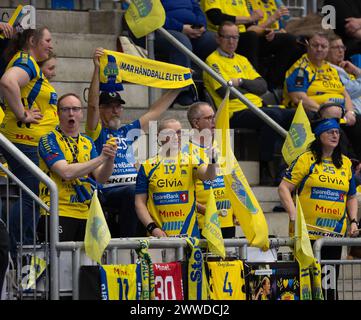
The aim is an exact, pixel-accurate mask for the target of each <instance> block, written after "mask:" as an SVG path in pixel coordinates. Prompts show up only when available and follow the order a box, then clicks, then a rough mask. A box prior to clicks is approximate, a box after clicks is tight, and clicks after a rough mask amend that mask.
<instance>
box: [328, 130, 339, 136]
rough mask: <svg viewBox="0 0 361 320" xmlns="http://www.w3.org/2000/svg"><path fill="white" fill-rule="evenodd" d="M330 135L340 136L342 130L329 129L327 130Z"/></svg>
mask: <svg viewBox="0 0 361 320" xmlns="http://www.w3.org/2000/svg"><path fill="white" fill-rule="evenodd" d="M325 132H326V133H327V134H328V135H329V136H333V135H334V134H335V135H336V136H339V135H340V130H337V129H333V130H327V131H325Z"/></svg>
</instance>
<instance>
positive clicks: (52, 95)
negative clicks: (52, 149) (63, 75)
mask: <svg viewBox="0 0 361 320" xmlns="http://www.w3.org/2000/svg"><path fill="white" fill-rule="evenodd" d="M11 67H18V68H21V69H22V70H24V71H26V72H27V74H28V75H29V78H30V81H29V82H28V84H27V85H26V86H25V87H23V88H21V101H22V103H23V105H24V108H25V110H30V109H39V110H40V112H41V114H42V115H43V118H42V119H41V120H40V121H39V124H33V123H32V124H24V123H21V122H19V121H18V120H17V119H16V117H15V114H14V113H13V111H12V110H11V109H10V107H9V105H8V102H7V101H6V100H5V107H6V108H5V118H4V120H3V122H2V124H1V125H0V132H1V133H2V134H4V135H5V136H6V137H7V138H8V139H9V140H10V141H12V142H14V143H21V144H26V145H30V146H38V143H39V140H40V137H41V136H43V135H44V134H47V133H49V132H50V131H51V130H53V129H54V128H55V126H56V125H57V124H58V123H59V118H58V114H57V108H56V103H57V100H58V96H57V94H56V92H55V89H54V88H53V86H52V85H51V84H50V83H49V81H48V80H47V79H46V77H45V76H44V75H43V73H42V72H41V70H40V68H39V66H38V64H37V63H36V61H35V60H34V58H33V57H32V56H30V55H29V54H27V53H25V52H22V51H19V52H18V53H16V54H15V55H14V57H13V58H12V59H11V61H10V62H9V64H8V65H7V67H6V70H8V69H9V68H11Z"/></svg>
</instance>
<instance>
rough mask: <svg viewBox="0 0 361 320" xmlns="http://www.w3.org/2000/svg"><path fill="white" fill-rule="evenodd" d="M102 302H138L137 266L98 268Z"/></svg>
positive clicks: (138, 273)
mask: <svg viewBox="0 0 361 320" xmlns="http://www.w3.org/2000/svg"><path fill="white" fill-rule="evenodd" d="M99 270H100V283H101V295H102V300H140V294H141V290H142V281H141V271H140V265H139V264H128V265H121V264H119V265H102V266H99Z"/></svg>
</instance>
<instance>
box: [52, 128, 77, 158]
mask: <svg viewBox="0 0 361 320" xmlns="http://www.w3.org/2000/svg"><path fill="white" fill-rule="evenodd" d="M56 130H57V131H58V132H59V133H60V134H61V137H62V138H63V139H64V141H65V143H66V145H67V146H68V148H69V150H70V152H71V155H72V157H73V161H72V163H78V155H79V148H78V142H79V136H78V137H76V138H73V137H68V136H66V135H65V134H64V132H63V131H62V130H61V129H60V127H59V126H57V127H56Z"/></svg>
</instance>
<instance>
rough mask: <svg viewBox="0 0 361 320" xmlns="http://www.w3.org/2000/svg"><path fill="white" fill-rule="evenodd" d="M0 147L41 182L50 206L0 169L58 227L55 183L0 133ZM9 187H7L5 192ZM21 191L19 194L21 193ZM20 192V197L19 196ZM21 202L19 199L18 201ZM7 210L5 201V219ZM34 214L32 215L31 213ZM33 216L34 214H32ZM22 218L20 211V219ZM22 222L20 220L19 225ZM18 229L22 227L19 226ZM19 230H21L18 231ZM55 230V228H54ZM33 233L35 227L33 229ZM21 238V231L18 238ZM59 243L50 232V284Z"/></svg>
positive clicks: (53, 287)
mask: <svg viewBox="0 0 361 320" xmlns="http://www.w3.org/2000/svg"><path fill="white" fill-rule="evenodd" d="M0 147H1V148H2V149H4V150H6V151H7V152H8V153H10V154H11V155H12V156H13V157H14V158H15V159H16V160H17V161H18V162H20V163H22V164H23V166H24V167H25V168H26V169H27V170H28V171H29V172H30V173H31V174H33V175H34V176H35V178H36V179H38V180H39V181H41V182H43V183H44V184H45V185H46V186H47V188H48V190H49V193H50V206H49V207H48V206H47V205H46V204H45V203H43V202H42V201H41V200H40V198H39V197H38V196H37V195H35V194H34V193H33V192H32V191H31V190H30V189H29V188H28V187H27V186H25V185H24V184H23V183H22V181H21V180H19V179H18V178H17V177H16V176H15V175H14V174H13V173H12V172H10V171H9V170H8V169H7V168H5V167H4V166H3V165H0V169H1V170H2V171H4V172H5V173H6V174H7V175H8V177H9V178H10V179H12V180H13V181H14V182H15V183H16V184H17V185H19V187H20V190H22V191H24V192H25V193H27V194H28V195H29V196H30V197H31V198H32V199H33V202H34V203H37V204H38V205H40V206H41V207H42V208H43V209H44V210H46V211H48V212H49V213H50V223H51V225H52V226H58V187H57V186H56V184H55V182H54V181H53V180H51V179H50V177H48V176H47V175H46V174H45V173H44V172H43V171H42V170H41V169H40V168H39V167H37V166H36V165H35V164H34V163H33V162H32V161H30V160H29V158H28V157H26V156H25V155H24V154H23V153H22V152H21V151H20V150H19V149H18V148H16V147H15V146H14V145H13V144H12V143H11V142H10V141H9V140H8V139H7V138H6V137H5V136H4V135H3V134H1V133H0ZM8 190H9V187H7V192H8ZM22 191H21V192H22ZM21 192H20V195H21ZM6 197H7V200H8V199H9V195H8V194H7V195H6ZM20 200H21V199H20ZM9 210H10V205H9V202H8V201H7V217H9ZM33 214H34V213H33ZM34 215H35V214H34ZM21 217H22V211H20V219H21ZM21 221H22V220H20V224H21V223H22V222H21ZM20 228H22V226H21V225H20ZM20 230H21V229H20ZM54 230H57V227H56V228H54ZM34 232H35V227H34ZM21 236H22V230H21V234H20V237H21ZM58 241H59V236H58V233H57V232H52V233H51V235H50V270H51V272H50V275H51V278H50V282H52V280H53V278H56V277H58V268H57V265H58V257H57V254H56V246H55V245H56V243H57V242H58ZM22 247H23V246H22V243H20V251H21V250H22ZM51 288H52V290H53V294H51V298H52V299H57V298H58V296H57V294H56V292H57V291H58V289H57V287H56V283H55V285H54V286H53V285H52V286H51Z"/></svg>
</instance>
